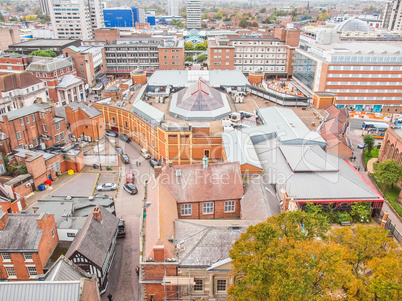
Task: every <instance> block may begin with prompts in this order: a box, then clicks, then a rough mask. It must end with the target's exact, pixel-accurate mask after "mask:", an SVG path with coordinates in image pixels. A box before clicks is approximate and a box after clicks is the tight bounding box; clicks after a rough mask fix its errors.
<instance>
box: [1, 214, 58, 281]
mask: <svg viewBox="0 0 402 301" xmlns="http://www.w3.org/2000/svg"><path fill="white" fill-rule="evenodd" d="M58 242H59V238H58V235H57V229H56V223H55V220H54V216H53V215H48V214H45V213H42V214H10V213H7V212H1V213H0V253H1V257H0V279H1V280H8V281H13V280H33V279H35V277H36V275H40V274H44V271H43V268H44V266H45V264H46V262H47V261H48V260H49V257H50V256H51V255H52V253H53V251H54V249H55V248H56V246H57V243H58Z"/></svg>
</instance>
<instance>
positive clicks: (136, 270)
mask: <svg viewBox="0 0 402 301" xmlns="http://www.w3.org/2000/svg"><path fill="white" fill-rule="evenodd" d="M135 272H136V273H137V276H139V275H140V268H139V267H138V265H137V267H136V268H135Z"/></svg>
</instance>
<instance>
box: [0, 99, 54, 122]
mask: <svg viewBox="0 0 402 301" xmlns="http://www.w3.org/2000/svg"><path fill="white" fill-rule="evenodd" d="M51 107H52V106H51V105H48V104H46V103H34V104H33V105H30V106H27V107H24V108H22V109H18V110H13V111H10V112H8V113H6V114H3V115H6V116H7V117H8V120H14V119H18V118H21V117H24V116H27V115H31V114H33V113H37V112H44V111H45V110H46V109H49V108H51ZM0 121H3V116H2V115H0Z"/></svg>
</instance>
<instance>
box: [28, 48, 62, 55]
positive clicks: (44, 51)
mask: <svg viewBox="0 0 402 301" xmlns="http://www.w3.org/2000/svg"><path fill="white" fill-rule="evenodd" d="M29 55H34V56H45V57H56V56H57V54H56V53H55V52H54V51H52V50H50V49H46V50H35V51H32V52H31V53H30V54H29Z"/></svg>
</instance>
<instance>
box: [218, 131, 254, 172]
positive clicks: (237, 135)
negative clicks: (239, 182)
mask: <svg viewBox="0 0 402 301" xmlns="http://www.w3.org/2000/svg"><path fill="white" fill-rule="evenodd" d="M222 143H223V148H224V150H225V155H226V160H227V161H228V162H240V165H244V164H250V165H251V166H255V167H257V168H261V169H262V166H261V163H260V160H259V159H258V156H257V153H256V151H255V149H254V144H253V141H252V140H251V137H250V136H249V135H248V134H246V133H244V132H243V131H241V130H232V131H229V132H224V133H222Z"/></svg>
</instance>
